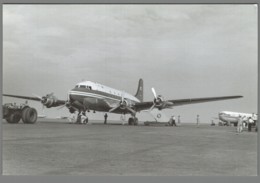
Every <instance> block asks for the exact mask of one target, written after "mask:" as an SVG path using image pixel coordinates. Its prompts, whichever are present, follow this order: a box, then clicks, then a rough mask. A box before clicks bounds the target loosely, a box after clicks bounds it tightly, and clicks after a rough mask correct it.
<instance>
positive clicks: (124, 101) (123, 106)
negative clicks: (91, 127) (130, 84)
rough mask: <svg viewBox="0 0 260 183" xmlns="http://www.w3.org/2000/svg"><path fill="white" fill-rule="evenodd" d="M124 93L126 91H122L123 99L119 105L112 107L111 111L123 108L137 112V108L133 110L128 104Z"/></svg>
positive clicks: (133, 112)
mask: <svg viewBox="0 0 260 183" xmlns="http://www.w3.org/2000/svg"><path fill="white" fill-rule="evenodd" d="M124 95H125V93H124V92H122V95H121V101H120V102H119V103H118V105H117V106H115V107H113V108H112V109H110V110H109V112H113V111H115V110H117V109H119V108H120V109H122V110H127V111H129V112H131V113H132V114H135V113H136V111H135V110H133V109H132V108H131V107H129V106H128V103H127V100H125V98H124Z"/></svg>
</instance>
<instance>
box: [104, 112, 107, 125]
mask: <svg viewBox="0 0 260 183" xmlns="http://www.w3.org/2000/svg"><path fill="white" fill-rule="evenodd" d="M104 118H105V121H104V124H107V113H105V115H104Z"/></svg>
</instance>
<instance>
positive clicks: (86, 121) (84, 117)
mask: <svg viewBox="0 0 260 183" xmlns="http://www.w3.org/2000/svg"><path fill="white" fill-rule="evenodd" d="M81 123H82V124H87V123H88V117H87V116H86V113H85V112H83V113H82V116H81Z"/></svg>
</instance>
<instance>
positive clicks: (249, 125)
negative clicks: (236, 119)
mask: <svg viewBox="0 0 260 183" xmlns="http://www.w3.org/2000/svg"><path fill="white" fill-rule="evenodd" d="M253 123H254V120H253V119H252V118H251V117H249V118H248V131H249V132H251V129H252V125H253Z"/></svg>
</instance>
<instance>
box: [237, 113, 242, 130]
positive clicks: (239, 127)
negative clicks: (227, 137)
mask: <svg viewBox="0 0 260 183" xmlns="http://www.w3.org/2000/svg"><path fill="white" fill-rule="evenodd" d="M242 131H243V118H242V117H241V116H240V115H239V117H238V122H237V133H241V132H242Z"/></svg>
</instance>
